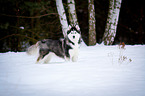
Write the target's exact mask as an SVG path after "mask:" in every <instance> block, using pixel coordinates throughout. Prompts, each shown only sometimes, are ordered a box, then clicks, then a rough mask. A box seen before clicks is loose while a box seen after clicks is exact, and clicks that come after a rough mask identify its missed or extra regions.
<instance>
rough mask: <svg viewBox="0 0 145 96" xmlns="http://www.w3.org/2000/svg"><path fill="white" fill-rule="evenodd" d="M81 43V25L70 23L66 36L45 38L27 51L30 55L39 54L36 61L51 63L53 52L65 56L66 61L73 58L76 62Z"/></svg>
mask: <svg viewBox="0 0 145 96" xmlns="http://www.w3.org/2000/svg"><path fill="white" fill-rule="evenodd" d="M80 43H81V35H80V28H79V26H78V25H76V26H73V27H72V26H70V25H69V28H68V31H67V36H66V37H65V38H63V39H59V40H52V39H43V40H41V41H38V42H37V43H36V44H34V45H32V46H30V47H29V48H28V49H27V51H26V53H27V54H29V55H33V54H38V58H37V61H36V63H40V62H43V63H49V61H50V59H51V56H52V54H55V55H57V56H58V57H61V58H64V59H65V60H66V61H68V60H72V61H73V62H76V61H77V59H78V54H79V45H80Z"/></svg>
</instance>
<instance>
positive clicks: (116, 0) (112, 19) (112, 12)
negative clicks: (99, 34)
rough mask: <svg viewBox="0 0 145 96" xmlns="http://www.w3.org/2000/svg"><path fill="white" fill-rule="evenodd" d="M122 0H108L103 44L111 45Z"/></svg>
mask: <svg viewBox="0 0 145 96" xmlns="http://www.w3.org/2000/svg"><path fill="white" fill-rule="evenodd" d="M121 2H122V0H110V2H109V11H108V18H107V22H106V27H105V32H104V36H103V43H104V44H105V45H112V44H113V42H114V38H115V36H116V30H117V24H118V19H119V13H120V7H121Z"/></svg>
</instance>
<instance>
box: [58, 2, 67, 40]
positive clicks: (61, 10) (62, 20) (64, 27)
mask: <svg viewBox="0 0 145 96" xmlns="http://www.w3.org/2000/svg"><path fill="white" fill-rule="evenodd" d="M56 6H57V11H58V14H59V19H60V23H61V25H62V31H63V35H64V37H65V36H66V35H67V29H68V22H67V18H66V14H65V10H64V7H63V4H62V0H56Z"/></svg>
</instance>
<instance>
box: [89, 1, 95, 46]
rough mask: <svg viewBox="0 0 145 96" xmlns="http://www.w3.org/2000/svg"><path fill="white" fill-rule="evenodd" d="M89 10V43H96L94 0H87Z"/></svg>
mask: <svg viewBox="0 0 145 96" xmlns="http://www.w3.org/2000/svg"><path fill="white" fill-rule="evenodd" d="M88 11H89V42H88V43H89V45H96V26H95V22H96V20H95V7H94V0H88Z"/></svg>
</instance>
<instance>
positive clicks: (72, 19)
mask: <svg viewBox="0 0 145 96" xmlns="http://www.w3.org/2000/svg"><path fill="white" fill-rule="evenodd" d="M67 3H68V12H69V20H70V24H71V25H78V21H77V14H76V9H75V1H74V0H67Z"/></svg>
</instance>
